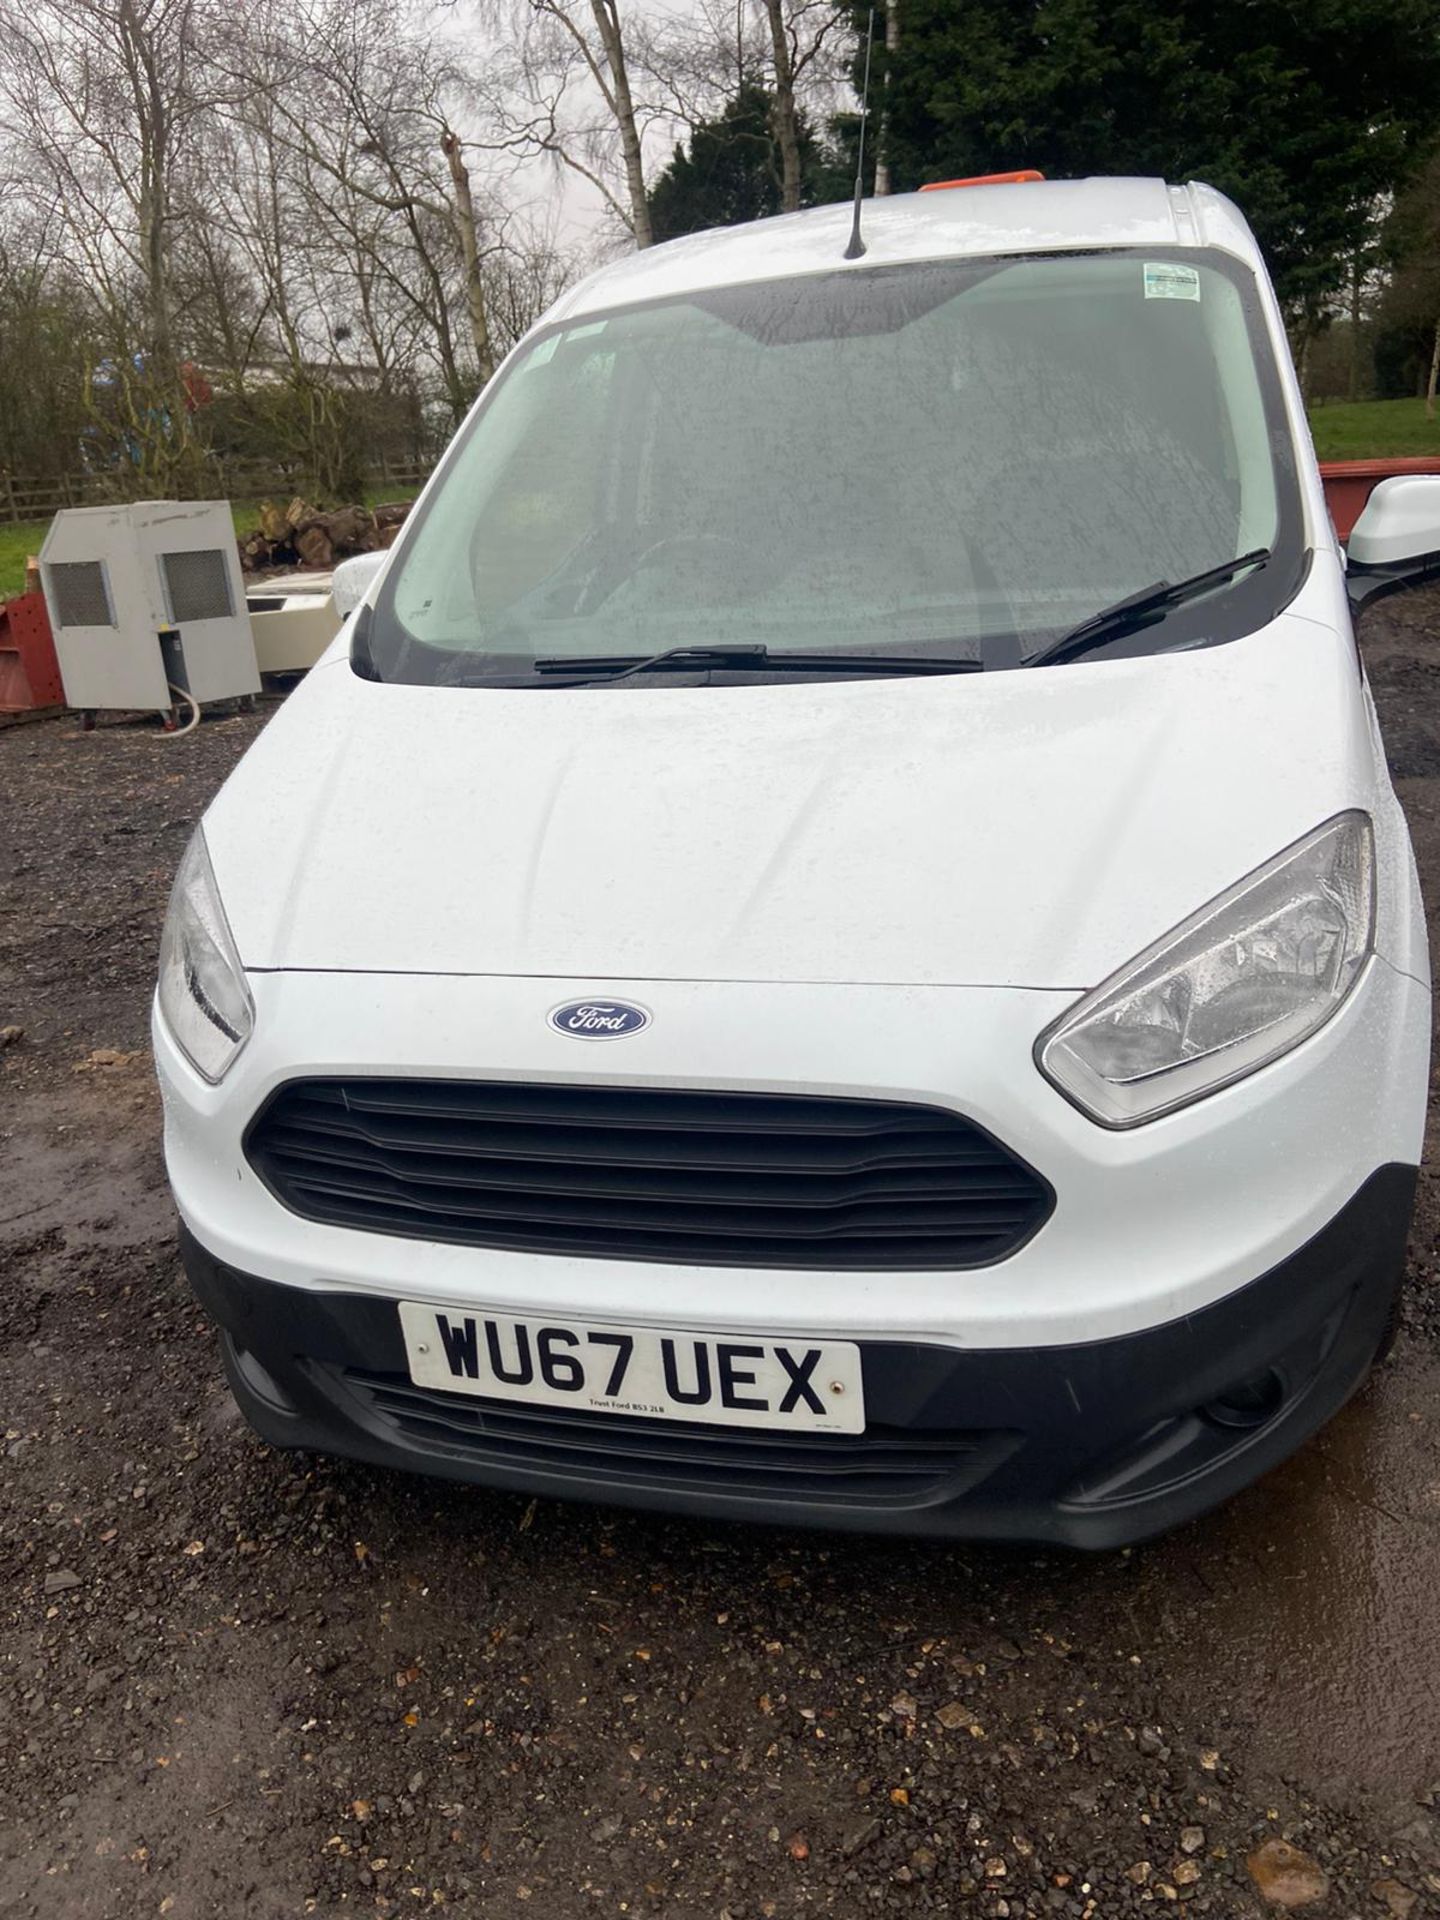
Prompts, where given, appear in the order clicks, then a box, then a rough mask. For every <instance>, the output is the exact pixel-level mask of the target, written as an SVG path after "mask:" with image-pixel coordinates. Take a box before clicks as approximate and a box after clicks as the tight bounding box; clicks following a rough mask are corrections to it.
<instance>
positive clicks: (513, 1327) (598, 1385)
mask: <svg viewBox="0 0 1440 1920" xmlns="http://www.w3.org/2000/svg"><path fill="white" fill-rule="evenodd" d="M400 1327H401V1331H402V1332H403V1334H404V1336H405V1352H406V1356H407V1358H408V1359H409V1362H410V1378H411V1379H412V1380H413V1381H414V1383H415V1385H416V1386H417V1387H439V1388H441V1389H443V1390H444V1391H446V1392H448V1393H473V1394H476V1395H478V1396H480V1397H481V1398H483V1399H486V1400H523V1401H526V1402H528V1403H529V1404H530V1405H532V1406H542V1407H577V1408H583V1409H584V1410H585V1411H586V1412H589V1413H628V1414H643V1415H645V1416H647V1417H648V1418H650V1419H652V1420H657V1419H658V1420H701V1421H705V1422H706V1423H707V1424H711V1425H717V1426H726V1427H785V1428H789V1429H790V1430H792V1431H798V1432H803V1433H863V1432H864V1431H865V1394H864V1387H863V1383H862V1381H861V1377H860V1349H859V1347H857V1346H856V1345H854V1343H853V1342H851V1341H848V1340H803V1339H796V1340H789V1339H786V1340H769V1339H762V1338H761V1337H760V1336H759V1335H758V1334H756V1335H747V1334H743V1333H736V1334H718V1333H716V1334H697V1333H667V1332H664V1331H663V1330H660V1329H657V1328H655V1327H610V1326H594V1327H589V1326H580V1325H576V1324H574V1323H573V1322H571V1323H567V1324H564V1325H562V1324H560V1323H559V1322H557V1321H553V1320H539V1319H536V1320H515V1319H512V1318H510V1317H508V1316H507V1315H504V1314H498V1313H495V1314H491V1313H485V1312H484V1311H483V1310H480V1311H476V1312H474V1313H464V1312H460V1311H458V1310H456V1309H454V1308H441V1307H425V1306H420V1305H419V1304H418V1303H417V1302H415V1301H413V1300H402V1301H401V1302H400Z"/></svg>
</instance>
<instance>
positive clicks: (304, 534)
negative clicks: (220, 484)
mask: <svg viewBox="0 0 1440 1920" xmlns="http://www.w3.org/2000/svg"><path fill="white" fill-rule="evenodd" d="M409 511H410V502H409V501H408V500H392V501H389V502H387V503H386V504H385V505H383V506H378V507H375V508H374V509H373V510H372V509H371V508H369V507H337V508H335V509H334V511H333V512H330V513H322V512H320V510H319V509H318V508H316V507H312V506H310V505H309V504H308V503H307V502H306V501H304V500H300V499H295V500H292V501H291V502H290V504H289V506H288V507H277V506H276V505H275V503H274V502H273V501H271V500H265V501H262V502H261V505H260V525H259V527H258V528H257V530H256V531H255V532H254V533H251V534H247V535H246V536H245V538H244V539H243V540H242V541H241V542H240V564H241V566H242V567H243V568H244V569H245V571H246V572H247V573H259V572H261V571H263V570H264V569H266V568H268V567H329V566H333V565H334V563H335V562H336V561H337V560H343V559H344V558H345V556H346V555H347V554H351V553H372V552H374V550H375V549H376V548H377V547H388V546H389V545H390V543H391V541H392V540H393V539H394V538H395V535H396V534H397V532H398V531H399V529H400V523H401V521H402V520H403V519H404V518H405V516H406V514H407V513H408V512H409Z"/></svg>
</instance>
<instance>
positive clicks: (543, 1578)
mask: <svg viewBox="0 0 1440 1920" xmlns="http://www.w3.org/2000/svg"><path fill="white" fill-rule="evenodd" d="M1366 648H1367V653H1368V657H1369V663H1370V671H1371V675H1372V679H1373V682H1374V685H1375V690H1376V697H1377V700H1378V702H1379V704H1380V709H1381V717H1382V720H1383V721H1384V723H1385V726H1386V733H1387V739H1388V742H1389V745H1390V749H1391V755H1392V762H1393V765H1394V770H1395V773H1396V776H1397V779H1398V781H1399V783H1400V791H1401V794H1402V797H1403V798H1404V801H1405V804H1406V806H1407V808H1408V810H1409V813H1410V817H1411V821H1412V825H1413V828H1414V831H1415V835H1416V840H1417V846H1418V850H1419V854H1420V861H1421V869H1422V875H1423V877H1424V879H1425V883H1426V886H1427V891H1428V894H1429V897H1430V899H1431V900H1432V901H1440V595H1429V596H1423V597H1422V596H1418V595H1417V596H1412V597H1411V598H1410V599H1408V600H1403V599H1402V600H1397V601H1392V602H1391V603H1390V604H1389V606H1388V607H1385V608H1382V609H1381V610H1379V611H1378V612H1377V613H1376V614H1375V615H1374V616H1372V619H1371V622H1370V626H1369V630H1368V632H1367V635H1366ZM263 717H264V716H263V714H262V716H260V718H259V719H252V718H249V717H243V718H233V719H225V720H219V721H207V723H206V725H205V726H204V727H203V728H202V729H201V731H200V732H199V734H197V735H195V736H192V737H190V738H188V739H184V740H177V741H170V740H165V739H162V738H161V737H160V736H159V735H158V734H157V733H155V732H154V731H153V730H152V727H151V726H149V725H146V726H140V725H137V726H124V727H115V728H106V729H103V730H101V731H100V732H98V733H95V734H91V735H82V734H81V733H79V732H78V731H77V730H76V729H75V727H74V726H73V725H72V724H71V723H70V722H68V721H60V722H48V723H43V724H38V725H33V726H26V727H18V728H12V729H7V730H5V731H4V732H0V823H3V827H0V879H3V886H4V891H3V895H0V1026H4V1025H5V1024H7V1023H13V1024H15V1025H18V1026H19V1027H21V1028H23V1029H24V1037H23V1039H21V1040H20V1041H18V1042H17V1043H16V1044H14V1045H11V1046H8V1047H6V1048H5V1049H4V1050H3V1052H0V1289H3V1294H0V1299H3V1306H0V1454H3V1467H0V1472H3V1478H0V1578H3V1584H0V1609H3V1627H0V1778H3V1783H4V1797H3V1800H0V1807H3V1812H0V1914H4V1915H7V1916H8V1915H11V1914H14V1915H17V1916H19V1915H44V1916H71V1915H77V1916H79V1915H84V1916H96V1917H97V1920H98V1916H102V1915H103V1916H117V1917H119V1916H126V1917H127V1920H128V1916H131V1915H151V1914H155V1915H160V1914H168V1915H171V1916H173V1920H210V1917H211V1916H218V1915H224V1916H226V1917H227V1920H230V1917H231V1916H240V1915H260V1916H266V1917H267V1920H268V1916H277V1917H278V1916H282V1915H285V1916H289V1915H299V1914H304V1913H307V1912H313V1913H319V1914H323V1915H330V1914H338V1913H341V1912H351V1911H359V1912H362V1913H369V1912H382V1913H383V1912H398V1913H418V1912H421V1911H425V1910H428V1909H432V1908H435V1907H440V1906H442V1905H443V1906H446V1907H448V1908H450V1909H452V1910H455V1911H459V1912H462V1913H467V1914H469V1913H474V1914H482V1913H483V1914H484V1915H486V1916H495V1917H498V1920H509V1916H511V1915H516V1916H521V1915H529V1914H543V1915H546V1916H549V1917H551V1920H571V1917H572V1916H580V1915H589V1914H599V1915H605V1914H620V1913H630V1914H658V1915H664V1916H665V1917H666V1920H701V1916H704V1920H720V1916H722V1915H724V1914H727V1913H728V1914H729V1915H730V1916H731V1920H757V1917H758V1916H769V1915H776V1916H789V1915H802V1914H836V1915H844V1916H852V1915H863V1914H869V1913H912V1912H913V1913H928V1914H942V1913H944V1914H948V1913H974V1914H977V1915H987V1916H989V1915H994V1916H1000V1917H1002V1920H1003V1916H1006V1915H1009V1916H1019V1915H1022V1914H1026V1915H1029V1914H1059V1915H1075V1916H1086V1915H1093V1916H1095V1917H1096V1920H1102V1917H1104V1920H1108V1916H1111V1915H1117V1914H1128V1913H1132V1912H1133V1913H1144V1912H1150V1911H1153V1910H1154V1909H1156V1908H1161V1909H1163V1908H1165V1907H1167V1906H1170V1905H1172V1904H1181V1903H1183V1904H1185V1905H1187V1906H1188V1907H1190V1908H1191V1910H1193V1911H1194V1912H1197V1913H1209V1914H1213V1915H1219V1916H1225V1917H1226V1920H1229V1917H1230V1916H1245V1915H1252V1914H1258V1913H1261V1912H1266V1911H1268V1912H1272V1913H1278V1912H1280V1911H1282V1909H1281V1908H1279V1907H1278V1906H1273V1905H1270V1904H1268V1903H1267V1902H1266V1901H1265V1900H1264V1899H1263V1898H1262V1897H1261V1894H1260V1891H1259V1889H1258V1887H1257V1885H1256V1882H1255V1879H1254V1878H1253V1877H1252V1874H1251V1872H1250V1870H1249V1869H1248V1868H1247V1865H1246V1860H1247V1856H1250V1855H1252V1854H1253V1853H1254V1851H1255V1849H1256V1848H1257V1847H1258V1846H1259V1845H1260V1844H1261V1843H1262V1842H1264V1841H1265V1840H1266V1839H1267V1838H1274V1837H1275V1836H1284V1837H1285V1838H1287V1839H1289V1840H1290V1841H1292V1842H1293V1843H1294V1845H1295V1846H1296V1847H1298V1848H1299V1849H1300V1850H1301V1851H1302V1852H1303V1854H1304V1855H1305V1856H1307V1857H1308V1860H1309V1861H1310V1862H1311V1863H1313V1866H1314V1868H1315V1869H1316V1870H1317V1871H1318V1872H1320V1873H1323V1875H1324V1876H1325V1877H1326V1878H1327V1879H1328V1882H1329V1886H1330V1891H1329V1894H1328V1896H1327V1897H1326V1898H1324V1899H1323V1900H1317V1901H1316V1902H1315V1903H1314V1904H1309V1905H1306V1906H1305V1907H1304V1908H1303V1911H1304V1912H1305V1913H1307V1914H1315V1915H1316V1916H1324V1917H1325V1920H1332V1917H1335V1920H1338V1917H1339V1916H1351V1915H1356V1916H1368V1915H1376V1916H1379V1917H1380V1920H1384V1916H1385V1915H1387V1914H1390V1915H1395V1916H1399V1917H1400V1920H1404V1916H1405V1915H1406V1914H1410V1915H1412V1916H1414V1920H1421V1916H1423V1915H1426V1914H1440V1649H1437V1632H1436V1622H1437V1617H1440V1616H1437V1603H1436V1595H1437V1592H1440V1279H1437V1272H1436V1268H1437V1259H1436V1234H1437V1228H1440V1195H1437V1189H1436V1185H1435V1181H1434V1178H1433V1176H1432V1175H1430V1174H1428V1173H1427V1174H1425V1175H1422V1182H1421V1202H1420V1212H1419V1217H1418V1220H1417V1225H1416V1231H1415V1235H1414V1239H1413V1241H1412V1249H1411V1287H1410V1292H1409V1296H1408V1301H1407V1308H1406V1318H1405V1325H1404V1329H1403V1331H1402V1334H1401V1338H1400V1341H1399V1344H1398V1347H1397V1350H1396V1353H1395V1356H1394V1358H1393V1360H1392V1361H1391V1362H1390V1363H1389V1364H1388V1365H1387V1366H1386V1368H1384V1369H1383V1371H1382V1372H1381V1373H1380V1374H1379V1375H1378V1376H1377V1377H1376V1378H1375V1380H1374V1381H1373V1382H1372V1384H1371V1386H1370V1387H1369V1388H1368V1389H1367V1391H1366V1393H1365V1394H1364V1395H1363V1396H1362V1398H1361V1399H1360V1400H1359V1401H1358V1402H1357V1403H1356V1404H1355V1405H1354V1406H1352V1407H1351V1408H1350V1409H1349V1410H1348V1411H1347V1412H1346V1414H1345V1415H1343V1416H1342V1418H1341V1419H1340V1420H1339V1421H1337V1422H1336V1423H1335V1424H1334V1425H1333V1426H1332V1427H1331V1428H1330V1429H1329V1430H1328V1431H1327V1432H1326V1433H1325V1434H1324V1435H1322V1436H1321V1438H1320V1439H1319V1440H1318V1441H1317V1442H1315V1443H1313V1444H1312V1445H1311V1446H1310V1447H1309V1448H1308V1449H1306V1450H1305V1451H1304V1452H1303V1453H1302V1454H1301V1455H1300V1456H1299V1457H1298V1458H1297V1459H1296V1460H1294V1461H1293V1462H1291V1463H1290V1464H1289V1465H1288V1466H1287V1467H1285V1468H1283V1469H1282V1470H1281V1471H1279V1472H1278V1473H1276V1474H1274V1475H1272V1476H1271V1477H1270V1478H1269V1479H1267V1480H1266V1481H1264V1482H1263V1483H1262V1484H1261V1485H1259V1486H1258V1487H1256V1488H1254V1489H1252V1490H1251V1492H1250V1493H1248V1494H1247V1495H1245V1496H1243V1497H1242V1498H1241V1499H1239V1500H1237V1501H1236V1502H1234V1503H1233V1504H1232V1505H1231V1506H1230V1507H1229V1508H1227V1509H1226V1510H1224V1511H1223V1512H1221V1513H1220V1514H1218V1515H1216V1516H1214V1517H1212V1518H1211V1519H1209V1520H1207V1521H1205V1522H1202V1523H1200V1524H1197V1525H1195V1526H1193V1527H1190V1528H1188V1529H1186V1530H1185V1531H1183V1532H1182V1533H1180V1534H1177V1535H1175V1536H1173V1537H1172V1538H1170V1539H1168V1540H1166V1541H1163V1542H1160V1543H1158V1544H1157V1545H1154V1546H1151V1547H1147V1548H1144V1549H1139V1550H1136V1551H1135V1552H1133V1553H1131V1554H1126V1555H1123V1556H1112V1557H1109V1558H1104V1559H1098V1560H1077V1559H1072V1558H1068V1557H1061V1556H1058V1555H1048V1554H1046V1555H1042V1554H1035V1553H1000V1552H996V1551H982V1550H975V1549H968V1548H967V1549H958V1550H957V1549H951V1548H943V1547H933V1546H908V1545H900V1546H897V1545H894V1544H883V1543H873V1542H866V1541H853V1540H847V1539H838V1538H837V1539H827V1538H825V1537H822V1536H813V1535H807V1536H794V1537H791V1536H787V1535H785V1534H780V1533H774V1532H761V1531H746V1530H727V1529H725V1528H722V1527H719V1526H716V1527H713V1528H711V1527H704V1526H700V1525H692V1524H677V1523H674V1522H663V1521H659V1520H654V1519H646V1518H637V1517H634V1516H630V1515H625V1514H619V1513H613V1512H605V1511H597V1510H591V1509H587V1508H582V1507H565V1506H559V1505H547V1504H539V1505H536V1506H533V1507H532V1506H528V1505H527V1504H526V1503H525V1502H524V1501H520V1500H515V1499H510V1498H503V1497H493V1496H487V1495H483V1494H476V1493H471V1492H468V1491H465V1490H461V1489H455V1488H450V1487H446V1486H442V1485H440V1484H438V1483H436V1484H432V1483H428V1482H424V1481H419V1480H411V1479H407V1478H402V1477H399V1476H392V1475H386V1474H381V1473H376V1472H372V1471H370V1470H368V1469H365V1468H361V1467H355V1466H348V1465H345V1464H342V1463H338V1462H330V1461H311V1460H306V1459H302V1458H297V1457H295V1456H283V1455H279V1454H274V1453H270V1452H268V1451H267V1450H266V1449H264V1448H263V1447H261V1446H260V1445H259V1444H258V1442H256V1441H255V1440H254V1439H253V1437H252V1436H251V1435H250V1434H249V1433H248V1431H247V1430H246V1429H245V1428H244V1427H243V1426H242V1424H241V1423H240V1421H239V1418H238V1415H237V1414H236V1413H235V1411H234V1408H233V1406H232V1404H231V1402H230V1400H229V1397H228V1394H227V1393H226V1391H225V1388H224V1386H223V1384H222V1381H221V1377H220V1371H219V1367H218V1364H217V1361H216V1356H215V1351H214V1346H213V1342H212V1339H211V1337H210V1335H209V1333H208V1330H207V1328H206V1327H205V1325H204V1323H203V1321H202V1319H201V1317H200V1315H199V1313H198V1311H197V1309H196V1308H195V1306H194V1305H193V1303H192V1301H191V1299H190V1297H189V1294H188V1292H187V1290H186V1286H185V1283H184V1280H183V1278H182V1276H181V1273H180V1270H179V1266H178V1262H177V1260H176V1258H175V1255H174V1252H173V1245H172V1221H171V1214H170V1209H169V1203H168V1199H167V1196H166V1193H165V1190H164V1183H163V1173H162V1169H161V1163H160V1155H159V1144H158V1133H159V1116H158V1106H157V1101H156V1099H155V1096H154V1093H153V1089H152V1083H151V1079H150V1068H149V1060H148V1055H147V1053H146V1051H145V1009H146V1000H147V996H148V992H149V986H150V980H151V975H152V970H153V961H154V947H155V938H156V932H157V928H158V922H159V917H160V913H161V910H162V908H163V903H164V898H165V893H166V889H167V887H168V883H169V878H170V875H171V873H172V872H173V869H174V866H175V863H176V861H177V859H178V857H179V854H180V851H181V849H182V847H183V846H184V843H185V838H186V835H187V833H188V831H189V828H190V826H191V823H192V822H193V820H194V818H195V817H196V815H197V813H198V812H199V810H200V809H201V807H202V806H203V805H204V803H205V801H206V799H207V798H208V796H209V795H210V793H211V792H212V791H213V790H214V788H215V786H216V785H217V784H218V782H219V781H220V779H221V778H222V777H223V776H224V774H225V773H226V771H227V770H228V769H229V767H230V766H231V765H232V764H233V763H234V761H235V760H236V759H237V758H238V756H239V754H240V753H241V751H242V750H243V749H244V747H245V745H246V744H247V742H248V740H249V739H250V738H251V737H252V736H253V733H254V732H255V730H256V728H257V726H258V725H260V724H261V723H262V722H263ZM7 866H8V868H9V871H8V872H7V871H6V869H7ZM1433 938H1434V935H1433V932H1432V939H1433ZM1307 1871H1308V1869H1307V1868H1306V1867H1304V1866H1303V1865H1302V1866H1301V1867H1299V1868H1297V1869H1294V1872H1296V1873H1298V1874H1299V1876H1300V1879H1299V1880H1293V1881H1292V1883H1291V1884H1292V1885H1297V1886H1299V1887H1300V1890H1301V1891H1303V1890H1304V1875H1305V1873H1306V1872H1307ZM1309 1884H1311V1885H1312V1887H1313V1888H1314V1889H1316V1890H1318V1886H1319V1882H1318V1881H1312V1882H1310V1883H1309Z"/></svg>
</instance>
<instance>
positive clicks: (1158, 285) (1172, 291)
mask: <svg viewBox="0 0 1440 1920" xmlns="http://www.w3.org/2000/svg"><path fill="white" fill-rule="evenodd" d="M1145 298H1146V299H1147V300H1198V299H1199V298H1200V275H1199V274H1198V273H1197V272H1196V271H1195V269H1194V267H1177V266H1176V265H1175V263H1174V262H1173V261H1171V260H1147V261H1146V262H1145Z"/></svg>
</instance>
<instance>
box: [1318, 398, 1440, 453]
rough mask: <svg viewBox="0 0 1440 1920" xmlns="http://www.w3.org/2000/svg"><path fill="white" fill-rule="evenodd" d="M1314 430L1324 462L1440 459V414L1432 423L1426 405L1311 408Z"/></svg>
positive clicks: (1343, 403) (1339, 403) (1349, 403)
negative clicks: (1426, 415)
mask: <svg viewBox="0 0 1440 1920" xmlns="http://www.w3.org/2000/svg"><path fill="white" fill-rule="evenodd" d="M1310 431H1311V433H1312V434H1313V435H1314V436H1315V452H1316V455H1317V457H1318V458H1319V459H1321V460H1384V459H1403V458H1405V457H1407V456H1409V457H1418V456H1421V455H1424V454H1433V455H1434V456H1435V458H1436V459H1440V409H1437V417H1436V418H1435V419H1434V420H1427V419H1426V418H1425V402H1424V401H1423V400H1336V401H1333V402H1331V403H1330V404H1329V405H1325V406H1318V407H1311V409H1310Z"/></svg>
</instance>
